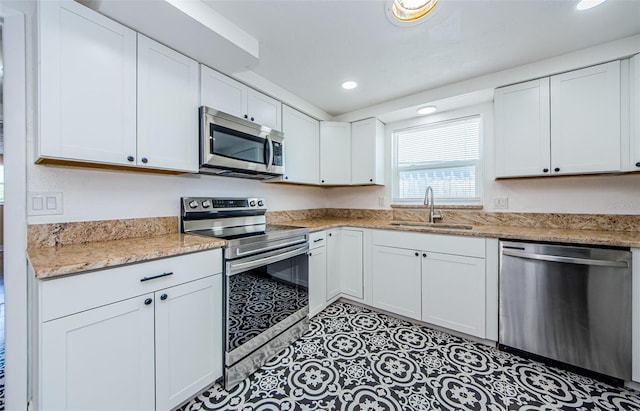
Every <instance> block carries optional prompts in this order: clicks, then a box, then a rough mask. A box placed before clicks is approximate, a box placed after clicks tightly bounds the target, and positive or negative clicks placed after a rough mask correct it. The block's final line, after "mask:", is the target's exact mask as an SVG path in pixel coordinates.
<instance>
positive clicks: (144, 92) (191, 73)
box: [137, 34, 198, 172]
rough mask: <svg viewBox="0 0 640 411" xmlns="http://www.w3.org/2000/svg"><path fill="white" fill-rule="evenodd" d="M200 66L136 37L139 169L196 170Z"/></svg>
mask: <svg viewBox="0 0 640 411" xmlns="http://www.w3.org/2000/svg"><path fill="white" fill-rule="evenodd" d="M197 113H198V63H197V62H196V61H195V60H192V59H190V58H188V57H186V56H183V55H182V54H180V53H178V52H176V51H174V50H172V49H170V48H168V47H166V46H163V45H162V44H160V43H157V42H155V41H153V40H151V39H149V38H147V37H145V36H143V35H140V34H139V35H138V149H137V152H138V159H137V163H138V165H142V166H146V167H151V168H160V169H169V170H182V171H193V172H197V171H198V115H197Z"/></svg>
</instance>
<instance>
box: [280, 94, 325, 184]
mask: <svg viewBox="0 0 640 411" xmlns="http://www.w3.org/2000/svg"><path fill="white" fill-rule="evenodd" d="M282 131H283V132H284V138H285V141H284V162H285V163H284V172H285V175H284V181H287V182H291V183H303V184H318V183H319V182H320V162H319V156H318V153H319V152H320V123H319V122H318V120H315V119H313V118H311V117H309V116H307V115H306V114H303V113H301V112H299V111H297V110H294V109H292V108H291V107H288V106H284V108H283V110H282Z"/></svg>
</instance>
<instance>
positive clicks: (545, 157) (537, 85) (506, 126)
mask: <svg viewBox="0 0 640 411" xmlns="http://www.w3.org/2000/svg"><path fill="white" fill-rule="evenodd" d="M550 138H551V135H550V128H549V78H543V79H539V80H533V81H528V82H526V83H521V84H515V85H513V86H508V87H502V88H499V89H496V91H495V145H496V148H495V153H496V177H521V176H535V175H545V174H550V165H549V162H550V155H551V151H550V150H551V140H550Z"/></svg>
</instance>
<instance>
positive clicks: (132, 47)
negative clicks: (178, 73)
mask: <svg viewBox="0 0 640 411" xmlns="http://www.w3.org/2000/svg"><path fill="white" fill-rule="evenodd" d="M38 6H39V18H40V31H39V34H40V37H39V45H40V47H39V53H40V62H39V67H38V73H39V76H40V78H39V80H40V84H39V86H40V87H39V90H40V94H39V99H40V107H39V108H40V109H39V114H40V119H39V120H40V121H39V133H38V134H39V136H38V138H39V140H38V143H39V144H38V156H39V157H41V158H42V157H46V158H60V159H72V160H80V161H87V162H96V163H107V164H130V162H129V161H128V159H127V158H128V157H131V158H133V161H135V157H136V33H135V32H134V31H132V30H130V29H128V28H126V27H124V26H122V25H121V24H118V23H116V22H114V21H112V20H110V19H108V18H106V17H104V16H103V15H101V14H99V13H96V12H94V11H93V10H91V9H89V8H87V7H85V6H83V5H81V4H78V3H76V2H75V1H71V0H68V1H65V0H61V1H42V2H38Z"/></svg>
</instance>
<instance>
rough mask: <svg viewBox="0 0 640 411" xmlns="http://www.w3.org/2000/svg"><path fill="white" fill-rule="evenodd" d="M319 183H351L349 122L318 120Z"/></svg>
mask: <svg viewBox="0 0 640 411" xmlns="http://www.w3.org/2000/svg"><path fill="white" fill-rule="evenodd" d="M285 138H286V135H285ZM320 184H332V185H333V184H335V185H349V184H351V124H350V123H343V122H337V121H321V122H320Z"/></svg>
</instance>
